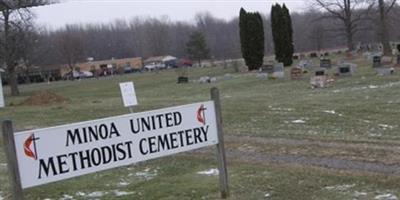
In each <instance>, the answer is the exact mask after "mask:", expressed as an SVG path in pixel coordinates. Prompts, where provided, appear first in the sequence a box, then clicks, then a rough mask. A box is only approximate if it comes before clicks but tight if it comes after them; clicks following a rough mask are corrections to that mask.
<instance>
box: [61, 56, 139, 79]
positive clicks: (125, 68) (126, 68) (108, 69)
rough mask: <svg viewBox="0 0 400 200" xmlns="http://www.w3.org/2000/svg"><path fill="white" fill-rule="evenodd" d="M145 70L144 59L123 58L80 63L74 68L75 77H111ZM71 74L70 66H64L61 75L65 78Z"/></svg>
mask: <svg viewBox="0 0 400 200" xmlns="http://www.w3.org/2000/svg"><path fill="white" fill-rule="evenodd" d="M142 68H143V64H142V58H141V57H136V58H123V59H111V60H101V61H88V62H84V63H78V64H76V65H75V67H74V72H73V73H72V74H73V76H75V74H89V73H88V72H90V73H91V74H93V75H98V76H102V75H110V74H117V73H128V72H133V71H140V70H142ZM68 74H71V69H70V68H69V66H66V65H64V66H63V67H62V68H61V75H62V76H63V77H65V76H66V75H68Z"/></svg>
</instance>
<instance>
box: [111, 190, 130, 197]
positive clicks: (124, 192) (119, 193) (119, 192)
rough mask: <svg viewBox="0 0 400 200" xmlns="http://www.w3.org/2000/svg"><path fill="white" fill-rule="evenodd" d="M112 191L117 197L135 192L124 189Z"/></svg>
mask: <svg viewBox="0 0 400 200" xmlns="http://www.w3.org/2000/svg"><path fill="white" fill-rule="evenodd" d="M112 192H113V193H114V194H115V196H117V197H120V196H126V195H131V194H135V192H126V191H120V190H113V191H112Z"/></svg>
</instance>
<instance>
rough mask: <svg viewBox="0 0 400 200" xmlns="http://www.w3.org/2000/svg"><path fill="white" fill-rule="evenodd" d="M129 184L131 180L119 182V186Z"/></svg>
mask: <svg viewBox="0 0 400 200" xmlns="http://www.w3.org/2000/svg"><path fill="white" fill-rule="evenodd" d="M129 184H130V183H129V182H126V181H121V182H119V183H118V185H119V186H127V185H129Z"/></svg>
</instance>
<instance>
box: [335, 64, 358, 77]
mask: <svg viewBox="0 0 400 200" xmlns="http://www.w3.org/2000/svg"><path fill="white" fill-rule="evenodd" d="M356 67H357V65H355V64H352V63H342V64H340V65H339V66H338V69H337V74H338V75H339V76H352V75H353V73H354V71H355V68H356Z"/></svg>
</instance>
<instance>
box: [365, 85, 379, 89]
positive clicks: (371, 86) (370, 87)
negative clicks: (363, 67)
mask: <svg viewBox="0 0 400 200" xmlns="http://www.w3.org/2000/svg"><path fill="white" fill-rule="evenodd" d="M368 88H369V89H377V88H379V86H376V85H370V86H368Z"/></svg>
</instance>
